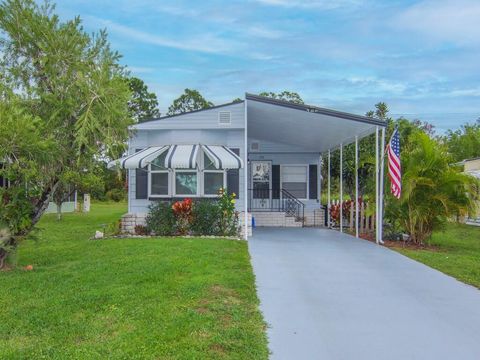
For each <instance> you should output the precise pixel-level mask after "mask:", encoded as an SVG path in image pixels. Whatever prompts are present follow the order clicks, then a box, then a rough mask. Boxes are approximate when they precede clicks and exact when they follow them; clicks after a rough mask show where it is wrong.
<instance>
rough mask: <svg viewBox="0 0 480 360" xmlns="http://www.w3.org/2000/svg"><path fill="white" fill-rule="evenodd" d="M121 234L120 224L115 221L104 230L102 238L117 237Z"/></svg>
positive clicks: (118, 221)
mask: <svg viewBox="0 0 480 360" xmlns="http://www.w3.org/2000/svg"><path fill="white" fill-rule="evenodd" d="M121 232H122V224H121V221H120V220H116V221H114V222H112V223H110V224H107V226H106V227H105V229H104V236H106V237H108V236H117V235H119V234H120V233H121Z"/></svg>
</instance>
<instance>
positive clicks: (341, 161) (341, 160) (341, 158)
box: [340, 143, 343, 232]
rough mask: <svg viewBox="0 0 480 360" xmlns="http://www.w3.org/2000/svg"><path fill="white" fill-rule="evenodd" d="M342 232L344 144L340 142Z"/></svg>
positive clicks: (341, 228)
mask: <svg viewBox="0 0 480 360" xmlns="http://www.w3.org/2000/svg"><path fill="white" fill-rule="evenodd" d="M340 232H343V144H342V143H340Z"/></svg>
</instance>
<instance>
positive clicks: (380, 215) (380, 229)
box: [377, 127, 385, 244]
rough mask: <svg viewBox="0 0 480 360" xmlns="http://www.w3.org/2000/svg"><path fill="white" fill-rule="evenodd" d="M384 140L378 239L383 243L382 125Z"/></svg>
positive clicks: (381, 170) (381, 177) (381, 173)
mask: <svg viewBox="0 0 480 360" xmlns="http://www.w3.org/2000/svg"><path fill="white" fill-rule="evenodd" d="M381 133H382V140H381V147H380V151H381V154H382V155H381V156H380V185H379V193H380V194H379V195H380V196H379V198H380V199H379V201H380V211H379V215H378V222H377V224H378V241H379V243H380V244H383V178H384V174H383V173H384V168H385V127H382V130H381Z"/></svg>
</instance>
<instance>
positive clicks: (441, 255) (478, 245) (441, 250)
mask: <svg viewBox="0 0 480 360" xmlns="http://www.w3.org/2000/svg"><path fill="white" fill-rule="evenodd" d="M430 244H431V245H434V246H435V247H436V249H435V250H405V249H398V248H396V250H398V251H400V252H401V253H402V254H404V255H406V256H409V257H411V258H412V259H415V260H417V261H420V262H422V263H424V264H426V265H428V266H431V267H432V268H435V269H437V270H440V271H442V272H444V273H445V274H448V275H451V276H453V277H455V278H457V279H458V280H460V281H463V282H465V283H467V284H471V285H473V286H476V287H478V288H480V227H475V226H469V225H463V224H448V225H447V228H446V229H445V230H444V231H439V232H436V233H434V234H433V236H432V239H431V241H430Z"/></svg>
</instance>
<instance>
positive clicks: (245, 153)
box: [243, 96, 253, 240]
mask: <svg viewBox="0 0 480 360" xmlns="http://www.w3.org/2000/svg"><path fill="white" fill-rule="evenodd" d="M243 104H244V105H243V106H244V108H243V111H244V116H245V119H244V120H245V123H244V126H245V137H244V139H243V141H244V143H243V149H244V161H243V175H244V184H243V186H244V193H245V195H244V199H243V201H244V203H243V206H244V209H243V212H244V214H245V218H244V220H243V221H244V232H245V233H244V237H245V240H248V133H247V125H248V117H247V98H246V96H245V102H244V103H243ZM252 216H253V215H252ZM251 225H253V224H251ZM252 234H253V229H252Z"/></svg>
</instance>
